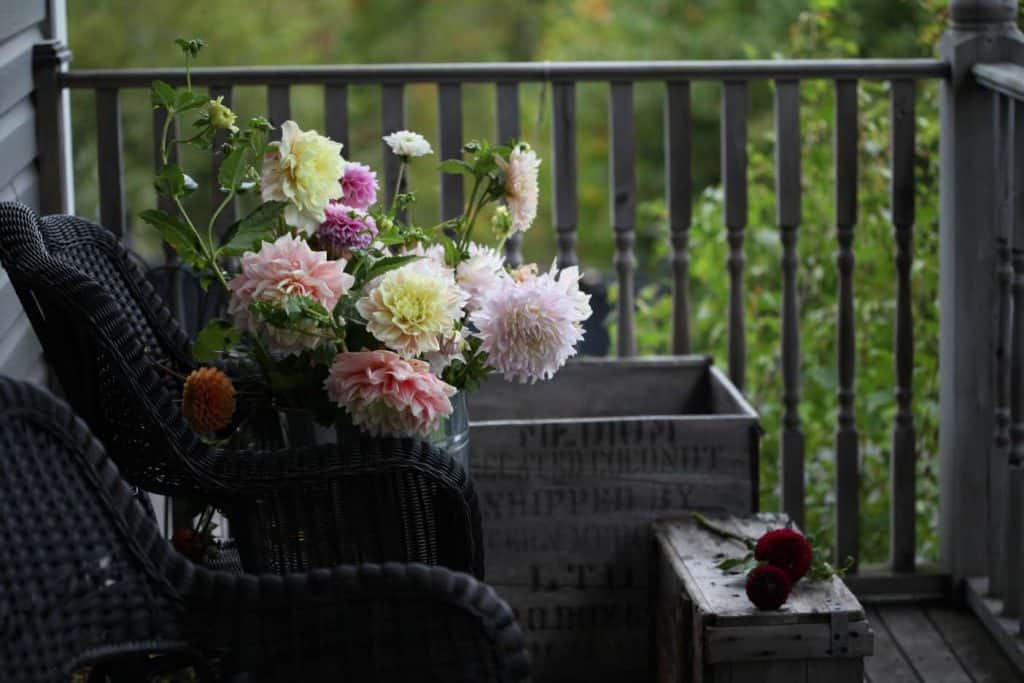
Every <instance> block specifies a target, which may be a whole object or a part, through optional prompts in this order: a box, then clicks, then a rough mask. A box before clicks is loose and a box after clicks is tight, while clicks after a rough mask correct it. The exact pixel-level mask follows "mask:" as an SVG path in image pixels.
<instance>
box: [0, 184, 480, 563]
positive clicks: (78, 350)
mask: <svg viewBox="0 0 1024 683" xmlns="http://www.w3.org/2000/svg"><path fill="white" fill-rule="evenodd" d="M0 263H2V264H3V266H4V268H5V269H6V270H7V272H8V274H9V276H10V278H11V281H12V283H13V284H14V286H15V290H16V291H17V293H18V296H19V297H20V299H21V302H22V304H23V306H24V307H25V309H26V312H27V313H28V315H29V318H30V320H31V322H32V325H33V327H34V329H35V332H36V335H37V336H38V337H39V340H40V342H41V344H42V346H43V350H44V352H45V354H46V357H47V361H48V362H49V363H50V365H51V366H52V368H53V369H54V371H55V374H56V376H57V378H58V380H59V381H60V384H61V387H62V389H63V390H64V392H65V395H66V396H67V398H68V400H69V402H70V403H71V405H72V407H73V408H74V409H75V411H76V412H77V413H78V414H79V415H81V416H82V417H83V418H84V419H85V421H86V422H87V423H88V425H89V427H90V428H91V429H92V431H93V432H94V433H95V434H96V435H97V436H98V437H99V438H100V440H101V441H102V442H103V443H104V444H105V446H106V448H107V450H108V452H109V453H110V456H111V457H112V458H113V459H114V461H115V462H116V463H117V465H118V468H119V469H120V470H121V472H122V473H123V474H124V476H125V477H126V478H127V479H128V480H129V481H130V482H132V483H133V484H136V485H137V486H139V487H141V488H143V489H145V490H148V491H152V492H154V493H162V494H166V495H170V496H175V497H184V498H190V499H197V500H201V501H205V502H208V503H211V504H215V505H218V506H220V507H222V508H223V509H225V511H226V513H227V514H228V517H229V519H230V522H231V529H232V533H233V534H234V535H235V536H236V538H237V540H238V550H239V553H240V556H241V560H242V563H243V566H244V567H245V568H246V570H248V571H255V572H265V571H269V572H275V573H285V572H288V571H302V570H307V569H312V568H318V567H331V566H334V565H336V564H339V563H345V562H350V563H355V562H385V561H399V562H423V563H427V564H440V565H443V566H446V567H449V568H451V569H455V570H459V571H468V572H471V573H473V574H475V575H476V576H477V577H481V578H482V576H483V549H482V542H481V530H480V512H479V508H478V503H477V497H476V493H475V491H474V489H473V486H472V483H471V481H470V480H469V478H468V476H467V475H466V472H465V470H464V469H463V468H462V467H461V466H459V465H458V464H457V463H455V462H454V461H452V460H451V459H450V458H448V457H447V456H445V455H444V454H443V453H441V452H440V451H439V450H437V449H436V448H434V447H432V446H430V445H429V444H427V443H425V442H422V441H417V440H411V439H371V438H366V437H353V438H351V439H349V440H346V441H345V442H344V443H342V444H338V445H329V446H318V447H309V448H293V449H282V450H276V451H254V450H227V449H219V448H214V447H211V446H209V445H207V444H205V443H204V442H202V441H201V440H200V439H199V438H198V437H197V436H196V435H195V434H194V433H193V432H192V431H191V429H189V427H188V425H187V424H186V423H185V421H184V420H183V419H182V416H181V411H180V407H179V396H180V384H179V383H178V380H177V379H175V377H174V373H179V374H180V373H184V372H187V371H188V370H189V369H191V367H192V366H191V363H190V361H189V354H188V341H187V339H186V337H185V336H184V334H183V333H182V332H181V329H180V327H179V326H178V325H177V323H176V322H175V320H174V318H173V317H172V316H171V315H170V313H169V312H168V310H167V307H166V306H165V305H164V304H163V302H162V301H161V300H160V298H159V297H158V296H157V294H156V293H155V291H154V290H153V288H152V287H151V286H150V285H149V284H148V283H147V282H146V280H145V278H144V277H143V275H142V273H141V271H140V270H139V269H138V267H137V266H136V265H135V263H134V262H133V261H132V259H131V258H130V257H129V255H128V252H127V251H126V250H125V249H124V247H123V246H122V245H120V244H119V243H118V242H117V240H116V239H115V238H114V236H113V235H112V234H111V233H110V232H108V231H106V230H104V229H103V228H101V227H99V226H97V225H94V224H92V223H90V222H88V221H85V220H82V219H79V218H76V217H73V216H48V217H45V218H42V219H40V218H39V217H37V216H36V215H35V214H34V213H33V212H32V211H31V210H30V209H28V208H27V207H24V206H21V205H18V204H13V203H0ZM171 371H173V372H171Z"/></svg>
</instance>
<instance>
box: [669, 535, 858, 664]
mask: <svg viewBox="0 0 1024 683" xmlns="http://www.w3.org/2000/svg"><path fill="white" fill-rule="evenodd" d="M713 521H714V522H715V523H716V524H717V525H719V526H722V527H723V528H725V529H728V530H730V531H732V532H734V533H738V534H742V535H745V536H748V537H750V538H751V539H755V540H756V539H757V538H759V537H760V536H761V535H762V534H763V533H764V532H765V531H768V530H769V529H773V528H780V527H783V526H785V525H786V523H787V520H786V518H785V517H784V516H781V515H757V516H754V517H749V518H738V517H732V516H726V517H718V518H715V519H714V520H713ZM654 530H655V537H656V540H657V545H658V552H659V583H658V603H657V611H658V615H657V623H658V634H657V638H658V652H659V681H661V682H662V683H679V682H682V681H686V682H690V681H693V682H694V683H699V682H705V683H710V682H711V681H717V680H728V681H733V682H735V683H742V682H745V681H747V680H750V681H755V680H757V681H761V680H768V679H766V678H764V677H765V676H766V675H768V672H769V671H772V670H774V669H778V671H779V672H780V675H782V673H781V672H786V673H785V676H784V679H785V680H787V681H790V680H791V681H793V683H800V682H803V681H807V682H808V683H811V682H815V683H816V682H817V681H822V682H824V681H846V680H851V681H853V680H856V681H858V682H859V681H861V680H862V679H863V659H862V658H863V657H865V656H868V655H870V654H871V653H872V651H873V643H874V637H873V634H872V632H871V628H870V626H869V624H868V621H867V618H866V615H865V612H864V608H863V607H862V606H861V605H860V603H859V602H858V600H857V598H856V597H855V596H854V595H853V593H851V592H850V590H849V589H848V588H847V587H846V585H845V584H844V583H843V581H842V580H841V579H839V578H837V577H832V578H831V579H829V580H827V581H811V580H808V579H803V580H801V581H800V582H798V583H797V584H796V585H795V586H794V587H793V591H792V593H790V596H789V599H788V600H787V601H786V603H785V604H784V605H783V606H782V607H780V608H779V609H778V610H768V611H762V610H758V609H757V608H756V607H754V605H753V604H751V603H750V601H749V599H748V598H747V595H746V590H745V584H746V575H745V574H744V573H740V572H735V573H726V572H723V571H722V570H721V569H719V568H718V567H717V566H716V565H717V564H718V563H719V562H721V561H722V560H723V559H725V558H727V557H739V556H742V555H744V554H745V553H746V552H747V549H746V548H745V547H744V545H743V544H742V543H740V542H739V541H736V540H732V539H726V538H722V537H721V536H719V535H717V534H714V533H712V532H710V531H708V530H706V529H704V528H702V527H700V526H699V525H698V524H697V523H696V522H695V521H694V520H693V518H692V516H687V517H682V518H679V519H671V520H663V521H659V522H657V523H656V524H655V525H654ZM755 664H756V666H755ZM801 671H802V672H805V673H802V674H801V673H799V672H801ZM745 672H746V673H745ZM748 673H749V677H748ZM771 680H775V679H771ZM779 680H782V679H779Z"/></svg>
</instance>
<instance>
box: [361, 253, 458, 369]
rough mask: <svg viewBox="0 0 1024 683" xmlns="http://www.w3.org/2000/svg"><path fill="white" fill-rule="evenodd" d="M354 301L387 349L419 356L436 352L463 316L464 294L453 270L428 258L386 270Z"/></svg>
mask: <svg viewBox="0 0 1024 683" xmlns="http://www.w3.org/2000/svg"><path fill="white" fill-rule="evenodd" d="M370 287H371V289H370V290H369V292H367V293H366V294H365V295H364V296H363V297H362V298H361V299H359V301H357V302H356V310H357V311H359V315H361V316H363V318H364V319H365V320H366V329H367V330H368V331H369V332H370V334H372V335H373V336H374V337H375V338H376V339H378V340H379V341H380V342H382V343H383V344H384V345H385V346H387V347H388V348H389V349H394V350H395V351H397V352H399V353H401V354H403V355H405V356H410V357H411V356H418V355H420V354H422V353H428V352H431V351H437V350H439V349H440V347H441V341H440V340H441V339H444V338H446V337H450V336H451V335H452V334H453V333H454V331H455V325H456V323H457V322H458V321H459V320H460V319H461V318H462V314H463V308H464V307H465V305H466V293H465V292H463V291H462V290H461V289H460V288H459V287H458V285H456V284H455V278H454V277H452V271H451V269H448V268H444V267H443V266H440V265H438V264H437V262H435V261H433V260H431V259H429V258H421V259H417V260H415V261H413V262H411V263H409V264H406V265H404V266H402V267H401V268H396V269H395V270H392V271H388V272H387V273H385V274H384V275H383V276H381V277H380V278H378V279H377V280H375V281H374V282H373V283H371V285H370Z"/></svg>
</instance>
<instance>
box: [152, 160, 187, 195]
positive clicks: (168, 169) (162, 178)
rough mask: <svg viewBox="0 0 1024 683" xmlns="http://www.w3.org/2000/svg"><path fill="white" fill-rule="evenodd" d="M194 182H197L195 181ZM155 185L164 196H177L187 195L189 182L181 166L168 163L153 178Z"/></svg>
mask: <svg viewBox="0 0 1024 683" xmlns="http://www.w3.org/2000/svg"><path fill="white" fill-rule="evenodd" d="M192 184H193V185H194V184H195V183H194V181H193V183H192ZM153 187H154V188H156V191H157V194H159V195H161V196H163V197H171V198H177V197H183V196H185V194H186V193H187V192H186V191H187V190H188V187H189V184H188V183H187V182H186V180H185V173H184V171H182V170H181V167H180V166H176V165H174V164H167V165H166V166H164V167H163V168H162V169H160V173H158V174H157V176H156V178H154V179H153Z"/></svg>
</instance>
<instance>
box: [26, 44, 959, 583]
mask: <svg viewBox="0 0 1024 683" xmlns="http://www.w3.org/2000/svg"><path fill="white" fill-rule="evenodd" d="M53 49H55V50H56V49H59V48H57V47H56V46H54V48H53ZM948 74H949V67H948V65H947V64H946V63H944V62H942V61H938V60H928V59H924V60H830V61H737V62H629V63H622V62H583V63H545V64H539V63H523V64H514V63H510V64H438V65H383V66H327V67H256V68H207V69H195V70H193V72H192V83H193V84H194V85H198V86H206V87H208V88H209V92H210V96H211V97H218V96H223V97H224V101H225V102H226V103H230V101H231V96H232V93H233V89H234V88H235V87H239V86H251V85H260V86H265V87H266V98H267V111H268V112H269V118H270V119H271V121H272V122H273V123H274V124H280V123H281V122H282V121H284V120H286V119H287V118H288V117H289V115H290V114H289V111H290V101H289V97H290V88H291V87H292V86H295V85H309V84H315V85H319V86H322V88H323V106H324V111H325V121H326V133H327V134H328V135H330V136H332V137H333V138H335V139H337V140H339V141H341V142H343V143H347V142H348V116H347V88H348V86H349V85H354V84H359V85H366V84H374V85H378V86H379V87H380V97H381V126H380V128H381V134H382V135H383V134H386V133H388V132H391V131H394V130H399V129H402V128H404V127H405V100H404V89H405V86H406V85H407V84H410V83H423V82H426V83H434V84H436V85H437V93H438V96H437V102H438V112H439V117H438V119H439V122H440V124H439V131H438V138H439V145H438V146H439V148H440V149H439V152H440V155H441V158H450V157H452V156H457V155H459V150H460V148H461V145H462V143H463V139H462V100H461V86H462V84H464V83H478V82H485V83H493V84H494V85H495V90H494V94H495V98H496V104H497V108H496V111H497V117H496V131H495V133H496V136H497V138H498V139H502V140H504V139H508V138H510V137H514V136H517V135H518V134H519V119H518V116H519V106H518V98H519V94H518V93H519V84H520V83H524V82H530V81H543V82H549V83H550V84H551V85H552V93H553V96H552V102H551V106H552V121H553V132H552V135H553V140H552V143H553V159H552V160H551V163H552V165H553V168H554V172H553V186H552V188H551V192H552V198H553V215H554V220H553V224H554V228H555V230H556V231H557V244H558V263H559V265H560V266H567V265H572V264H576V263H577V254H576V241H577V230H576V229H577V201H578V200H577V191H578V187H577V184H578V183H577V168H576V163H577V161H576V145H575V139H576V135H577V131H576V112H575V90H576V84H577V83H579V82H583V81H597V82H605V83H608V87H609V98H610V107H609V109H610V125H609V131H610V133H609V135H610V140H609V149H610V150H611V154H610V159H609V165H610V175H611V183H610V189H609V191H610V193H611V202H610V205H611V216H610V220H609V222H610V229H612V230H613V231H614V234H615V256H614V266H615V271H616V274H617V279H618V284H619V292H620V296H619V303H618V319H619V331H618V334H619V338H618V350H619V353H620V355H623V356H630V355H633V354H634V353H635V351H636V344H635V338H636V330H635V323H634V309H635V296H634V268H635V258H634V253H633V244H634V228H635V222H636V179H635V175H634V157H635V146H634V133H635V131H634V123H633V84H634V83H635V82H638V81H659V82H662V83H664V87H665V131H666V137H665V154H666V171H665V197H666V203H667V205H668V208H669V224H670V228H671V261H672V273H673V275H672V283H673V301H674V314H673V318H672V319H673V323H674V327H673V333H672V348H673V351H674V352H676V353H689V352H690V350H691V345H690V324H689V311H690V302H689V295H688V287H687V283H688V279H689V270H688V269H689V258H690V257H689V228H690V224H691V210H692V207H691V202H692V190H693V183H692V175H691V158H690V156H691V145H692V139H691V136H692V127H691V99H690V85H691V83H692V82H694V81H717V82H719V83H720V84H721V88H722V126H721V131H722V132H721V152H722V175H723V179H724V186H725V187H724V192H725V216H724V223H725V225H724V226H723V229H724V231H725V234H726V237H727V240H728V245H729V254H728V261H727V267H728V272H729V282H730V296H729V304H728V311H729V316H728V317H729V345H728V348H729V351H728V367H729V374H730V376H731V379H732V380H733V382H734V383H735V384H736V385H737V386H738V387H741V388H742V387H743V385H744V380H745V374H746V372H745V367H746V354H747V346H746V336H745V335H746V326H745V306H744V296H745V295H744V262H745V259H744V249H745V231H746V227H747V214H748V207H747V194H748V185H747V126H748V91H749V87H750V83H751V82H754V81H770V82H772V83H773V84H774V92H775V132H776V169H777V173H776V178H777V180H776V192H777V195H778V208H777V222H778V227H779V233H780V239H781V243H782V247H783V253H782V259H781V270H782V278H781V279H782V283H781V286H782V292H783V306H782V313H781V317H782V320H781V323H782V348H781V354H782V364H783V385H784V387H783V395H782V397H781V398H782V400H783V404H784V407H785V410H784V419H783V428H782V435H781V445H782V451H781V472H782V506H783V508H784V510H785V511H786V512H788V513H789V514H790V516H791V517H792V518H793V519H794V520H796V521H797V522H798V523H801V524H802V523H803V520H804V459H805V452H804V435H803V431H802V425H801V421H800V416H799V405H800V383H801V380H800V370H799V368H800V346H799V332H800V323H799V317H800V310H799V306H800V304H799V301H798V293H797V271H798V261H797V240H798V235H799V229H800V223H801V138H800V111H799V91H800V82H801V81H802V80H809V79H818V80H822V79H824V80H830V81H832V82H833V83H834V87H835V93H836V114H835V117H836V119H835V130H836V133H835V142H834V146H835V149H834V152H835V172H836V186H835V225H836V229H837V246H838V250H837V256H836V267H837V269H838V272H839V274H840V278H839V291H838V301H839V313H838V320H837V335H838V339H837V340H838V350H837V358H836V365H837V368H838V374H839V392H838V399H839V411H838V418H837V425H836V459H837V467H836V481H835V492H836V531H837V534H836V536H837V538H836V549H835V552H836V556H837V558H846V557H854V558H857V557H858V556H859V548H858V535H859V516H860V510H859V479H860V477H859V469H858V458H859V455H858V435H857V429H856V415H855V413H854V399H855V379H856V368H855V365H854V358H855V353H856V349H855V330H854V315H853V311H854V294H853V278H854V258H853V240H854V234H855V228H856V224H857V179H858V104H857V91H858V82H859V81H862V80H877V81H887V82H889V84H890V97H891V102H892V109H891V130H892V138H891V140H892V151H893V154H892V168H891V173H892V185H891V195H892V207H893V209H892V222H893V227H894V233H895V236H896V243H897V246H898V253H897V266H898V268H897V272H898V299H897V313H896V323H897V334H896V338H895V342H894V343H895V358H896V366H897V367H896V376H897V386H896V387H895V391H894V398H895V400H896V401H897V403H898V406H899V409H898V411H897V417H896V421H895V424H894V426H893V456H892V463H893V465H892V510H891V515H892V532H891V533H892V557H891V563H890V564H891V569H892V570H894V571H897V572H907V571H912V570H913V569H914V557H915V547H916V544H915V534H914V504H915V482H914V477H915V474H914V471H915V468H914V462H915V450H914V442H915V439H914V423H913V415H912V412H911V407H910V406H911V396H912V394H911V374H912V368H913V353H914V352H913V336H912V323H913V321H912V311H911V298H910V287H911V282H910V273H911V268H912V250H911V244H912V231H913V223H914V188H915V186H914V164H913V157H914V140H915V117H914V111H915V107H914V103H915V81H917V80H919V79H936V78H945V77H947V76H948ZM156 78H159V79H162V80H165V81H167V82H169V83H172V84H182V83H184V73H183V71H181V70H173V69H171V70H168V69H145V70H138V69H121V70H73V71H68V72H59V71H58V72H57V73H56V77H55V78H52V79H50V80H51V84H50V85H49V87H53V88H57V89H58V90H63V89H90V90H94V91H95V95H96V119H97V135H98V166H99V180H100V217H101V220H102V222H103V224H104V225H105V226H107V227H108V228H110V229H111V230H113V231H114V232H116V233H118V234H119V235H120V234H123V232H124V230H125V226H126V216H125V204H124V200H123V194H124V188H123V180H124V173H123V170H124V169H123V160H122V146H121V126H122V120H121V114H120V108H119V95H120V92H121V91H122V90H125V89H133V88H134V89H141V88H148V87H149V86H150V84H151V82H152V81H153V80H154V79H156ZM163 123H164V122H163V119H162V118H161V114H160V113H159V112H158V113H157V114H156V115H154V120H153V131H154V139H156V137H157V135H158V133H159V131H160V130H161V128H162V126H163ZM44 125H45V123H44ZM50 132H52V131H48V130H41V131H40V134H41V140H42V141H45V140H47V139H48V137H49V135H48V134H49V133H50ZM383 160H384V165H383V168H384V182H383V186H384V188H387V190H386V191H388V192H391V191H392V190H391V188H393V187H394V184H395V180H396V175H397V170H398V169H397V166H396V165H395V164H394V163H392V156H391V155H389V154H387V153H386V152H384V153H383ZM219 162H220V159H219V158H218V157H217V156H214V158H213V160H212V163H213V165H214V177H216V166H217V165H218V163H219ZM54 166H55V167H57V168H61V167H62V166H61V165H59V164H56V165H54ZM47 168H49V166H48V167H47ZM61 182H62V179H61V178H58V177H52V178H47V179H45V181H44V183H43V186H44V187H57V186H59V185H60V184H61ZM440 182H441V196H442V200H441V205H440V213H441V217H442V218H444V217H449V216H451V215H453V214H454V213H456V212H457V211H458V210H459V209H460V207H461V205H462V202H463V187H462V178H461V176H451V175H447V176H446V175H442V176H441V180H440ZM213 192H214V193H215V194H216V193H218V192H219V190H217V189H214V190H213ZM215 199H217V197H215ZM43 201H44V206H43V210H44V211H51V210H60V209H61V208H62V207H61V205H60V198H59V197H58V196H57V194H56V192H54V193H52V194H49V193H48V194H44V197H43ZM222 215H223V217H224V218H223V220H224V221H225V223H226V224H227V223H230V222H232V221H234V220H235V218H236V217H235V215H234V207H228V209H227V210H226V211H224V213H223V214H222ZM506 256H507V258H508V260H509V261H511V262H512V263H519V262H520V260H521V258H522V256H521V253H520V245H519V243H518V242H510V243H509V244H508V245H507V253H506Z"/></svg>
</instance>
